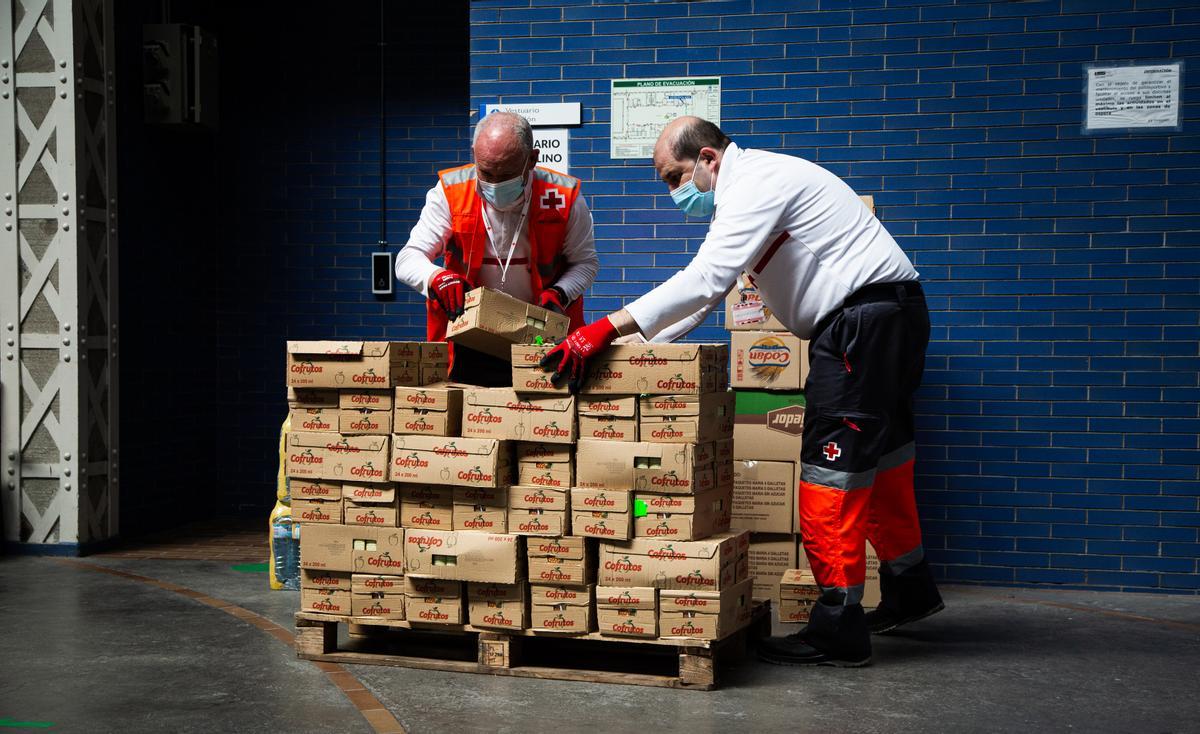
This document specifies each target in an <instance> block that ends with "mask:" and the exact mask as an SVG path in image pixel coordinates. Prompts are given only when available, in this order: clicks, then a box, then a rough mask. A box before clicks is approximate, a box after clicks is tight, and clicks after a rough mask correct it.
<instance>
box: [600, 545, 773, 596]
mask: <svg viewBox="0 0 1200 734" xmlns="http://www.w3.org/2000/svg"><path fill="white" fill-rule="evenodd" d="M749 544H750V536H749V533H746V532H745V531H730V532H725V533H721V534H720V535H715V536H713V537H711V538H707V539H705V540H692V541H686V540H684V541H680V540H675V541H670V540H659V539H656V538H634V539H633V540H631V541H629V542H628V543H601V544H600V563H599V569H598V574H599V577H598V580H599V583H600V584H601V585H603V586H653V587H656V588H659V589H696V590H702V591H703V590H707V591H719V590H721V589H724V588H728V587H729V586H732V585H734V584H735V583H738V582H739V581H741V579H740V578H738V576H739V575H745V574H748V568H746V566H745V563H746V552H747V549H748V547H749Z"/></svg>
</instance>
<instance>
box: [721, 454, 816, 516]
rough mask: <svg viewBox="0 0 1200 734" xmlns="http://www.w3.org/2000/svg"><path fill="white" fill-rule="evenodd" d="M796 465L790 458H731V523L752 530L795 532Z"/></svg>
mask: <svg viewBox="0 0 1200 734" xmlns="http://www.w3.org/2000/svg"><path fill="white" fill-rule="evenodd" d="M796 469H797V465H796V463H794V462H791V461H754V460H750V459H740V460H737V461H734V463H733V524H734V526H735V527H737V528H740V529H742V530H749V531H750V532H753V533H793V532H798V531H799V529H800V526H799V523H798V521H797V518H796V496H797V492H798V491H799V484H798V482H799V476H798V475H797V473H796Z"/></svg>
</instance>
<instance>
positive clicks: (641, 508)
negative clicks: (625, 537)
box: [633, 500, 646, 517]
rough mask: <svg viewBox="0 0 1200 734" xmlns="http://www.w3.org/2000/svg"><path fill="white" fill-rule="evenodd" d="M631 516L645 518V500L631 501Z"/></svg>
mask: <svg viewBox="0 0 1200 734" xmlns="http://www.w3.org/2000/svg"><path fill="white" fill-rule="evenodd" d="M633 516H634V517H645V516H646V501H645V500H634V501H633Z"/></svg>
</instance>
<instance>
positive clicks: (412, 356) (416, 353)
mask: <svg viewBox="0 0 1200 734" xmlns="http://www.w3.org/2000/svg"><path fill="white" fill-rule="evenodd" d="M421 344H422V342H392V349H393V350H394V351H395V352H396V359H397V360H399V361H401V362H403V363H405V364H419V363H420V362H421Z"/></svg>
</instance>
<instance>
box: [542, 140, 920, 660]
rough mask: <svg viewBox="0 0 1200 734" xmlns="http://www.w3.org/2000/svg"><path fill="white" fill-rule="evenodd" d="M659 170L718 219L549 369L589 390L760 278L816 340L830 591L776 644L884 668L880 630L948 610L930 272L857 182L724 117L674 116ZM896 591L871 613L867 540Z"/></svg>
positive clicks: (823, 562) (811, 402)
mask: <svg viewBox="0 0 1200 734" xmlns="http://www.w3.org/2000/svg"><path fill="white" fill-rule="evenodd" d="M654 166H655V169H656V170H657V171H658V174H659V176H660V177H661V179H662V180H663V182H664V183H665V184H666V185H667V187H668V188H669V189H670V191H671V198H672V199H673V200H674V201H675V203H676V205H677V206H679V207H680V208H681V209H682V210H683V211H684V212H685V213H686V214H689V215H691V216H697V217H709V216H711V217H712V223H711V225H710V226H709V230H708V235H707V236H706V237H705V240H704V243H703V244H702V245H701V246H700V249H699V250H698V252H697V253H696V257H695V258H694V259H693V260H692V262H691V263H689V264H688V265H687V267H685V268H684V269H683V270H681V271H680V272H678V273H676V274H675V275H674V276H672V277H671V278H670V279H669V280H667V282H666V283H664V284H663V285H661V286H659V287H658V288H655V289H654V290H652V291H650V292H649V293H647V294H646V295H644V296H642V297H641V298H639V299H637V300H635V301H634V302H633V303H631V304H629V305H628V306H627V307H625V308H624V309H623V310H621V311H618V312H616V313H614V314H611V315H610V316H608V317H606V318H604V319H601V320H599V321H597V322H594V323H592V324H589V325H587V326H585V327H584V328H582V329H579V330H577V331H574V332H572V333H571V335H570V336H568V337H567V339H566V341H564V342H563V343H562V344H560V345H559V346H557V347H556V348H555V349H553V350H551V351H550V352H549V353H548V354H547V355H546V359H545V360H544V361H543V367H545V368H546V369H547V370H551V369H553V370H554V376H553V377H552V378H551V379H552V380H553V381H555V383H556V384H561V383H562V381H563V380H566V381H568V383H569V385H570V387H571V388H572V389H573V390H578V389H579V388H580V387H581V386H582V383H583V382H584V381H585V379H586V375H587V373H586V361H587V359H588V358H590V357H592V356H593V355H594V354H596V353H597V352H599V351H601V350H603V349H604V348H606V347H607V346H608V345H609V344H610V343H612V342H613V341H614V340H615V339H616V338H618V337H626V338H630V337H632V338H638V337H640V338H645V339H649V340H670V339H674V338H676V337H678V336H681V335H683V334H685V333H686V332H687V331H690V330H691V329H692V328H694V327H695V326H696V325H698V324H699V323H700V322H701V321H703V320H704V317H705V316H706V315H707V314H708V313H709V311H711V310H712V309H713V308H714V307H715V306H716V305H717V304H719V303H721V302H722V301H723V300H724V298H725V294H726V293H728V292H729V290H730V289H731V288H732V287H733V286H734V284H735V283H736V281H737V278H738V276H739V275H740V274H741V273H742V272H743V271H746V272H749V273H750V274H751V275H752V277H753V278H754V280H755V283H756V285H757V287H758V290H759V294H760V295H761V296H762V299H763V302H764V303H765V304H766V305H767V306H768V307H769V308H770V309H771V311H772V312H773V313H774V314H775V316H776V317H777V318H778V319H779V320H780V321H782V322H783V324H784V325H785V326H787V327H788V329H789V330H791V331H792V332H793V333H795V334H797V335H798V336H800V337H803V338H806V339H809V340H810V346H809V360H810V374H809V378H808V382H807V383H806V384H805V398H806V402H807V409H806V415H805V422H804V437H803V448H802V450H801V456H800V457H798V458H799V459H800V463H801V481H800V490H799V500H798V504H799V508H800V518H801V530H802V535H803V539H804V546H805V552H806V554H807V555H808V558H809V562H810V565H811V566H812V569H813V573H814V575H815V576H816V579H817V583H818V584H819V585H820V586H821V597H820V599H819V600H818V602H817V604H816V605H814V608H813V612H812V615H811V617H810V620H809V624H808V626H807V627H806V628H805V629H804V630H802V631H801V632H799V633H797V634H795V635H790V636H788V637H783V638H770V639H769V640H765V641H764V642H763V644H762V645H761V646H760V648H759V655H760V657H762V658H763V659H764V660H767V661H769V662H773V663H778V664H785V665H840V666H859V665H865V664H867V663H868V662H870V658H871V642H870V632H872V631H873V632H886V631H890V630H892V629H895V628H896V627H898V626H900V625H902V624H907V623H909V622H913V621H916V620H917V619H921V618H923V617H926V616H929V615H930V614H934V613H936V612H938V611H940V610H941V609H942V608H943V607H942V600H941V596H940V594H939V593H938V591H937V587H936V585H935V584H934V582H933V578H932V575H931V574H930V571H929V565H928V563H927V562H926V561H925V555H924V550H923V548H922V545H921V531H920V526H919V524H918V522H917V509H916V502H915V500H914V497H913V456H914V445H913V408H912V397H913V393H914V392H915V391H916V389H917V386H918V385H919V384H920V382H921V374H922V370H923V369H924V361H925V349H926V346H927V344H928V342H929V312H928V310H927V308H926V305H925V297H924V295H923V293H922V290H921V286H920V284H918V283H917V272H916V270H914V269H913V266H912V263H911V262H910V261H909V259H908V257H907V256H906V255H905V254H904V252H903V251H902V250H901V249H900V247H899V246H898V245H897V244H896V242H895V240H893V239H892V237H891V235H890V234H888V232H887V230H885V229H884V228H883V225H881V224H880V223H879V220H877V219H876V218H875V217H874V215H873V214H872V213H871V212H870V211H869V210H868V209H867V208H866V207H865V206H864V205H863V203H862V201H861V200H860V199H859V198H858V196H857V195H856V194H855V193H854V191H852V190H851V189H850V187H849V186H847V185H846V184H845V183H844V182H843V181H841V180H840V179H838V178H837V177H836V176H834V175H833V174H831V173H829V172H828V171H826V170H825V169H823V168H821V167H819V166H817V165H815V164H813V163H810V162H808V161H805V160H803V159H800V158H795V157H792V156H786V155H779V154H776V153H768V152H765V151H758V150H749V149H747V150H743V149H741V148H739V147H738V146H737V145H736V144H734V143H733V142H731V141H730V140H729V138H728V137H726V136H725V134H724V133H722V132H721V130H720V129H719V128H718V127H717V126H716V125H713V124H712V123H710V122H707V121H705V120H702V119H700V118H696V117H682V118H679V119H677V120H674V121H672V122H671V123H669V124H668V125H667V126H666V128H665V129H664V130H663V132H662V135H661V136H660V137H659V140H658V143H657V144H656V146H655V151H654ZM867 538H869V539H870V540H871V544H872V545H873V546H874V547H875V549H876V551H877V553H878V555H879V558H880V566H881V568H880V576H881V588H882V596H883V600H882V602H881V604H880V607H879V608H878V609H876V610H875V611H873V612H871V613H870V614H866V613H865V612H864V610H863V607H862V597H863V590H864V582H865V574H866V555H865V545H864V541H865V540H866V539H867Z"/></svg>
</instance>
